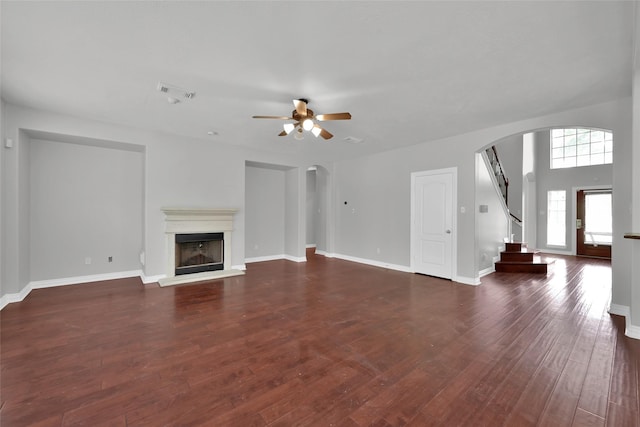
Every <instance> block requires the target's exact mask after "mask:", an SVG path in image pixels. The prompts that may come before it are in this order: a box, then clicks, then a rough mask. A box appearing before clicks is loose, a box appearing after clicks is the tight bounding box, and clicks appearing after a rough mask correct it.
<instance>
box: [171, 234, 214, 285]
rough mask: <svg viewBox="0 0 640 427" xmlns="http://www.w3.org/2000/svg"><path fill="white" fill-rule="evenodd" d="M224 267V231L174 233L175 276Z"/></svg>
mask: <svg viewBox="0 0 640 427" xmlns="http://www.w3.org/2000/svg"><path fill="white" fill-rule="evenodd" d="M222 269H224V233H193V234H176V276H178V275H181V274H192V273H201V272H203V271H215V270H222Z"/></svg>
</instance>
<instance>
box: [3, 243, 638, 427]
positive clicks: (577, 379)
mask: <svg viewBox="0 0 640 427" xmlns="http://www.w3.org/2000/svg"><path fill="white" fill-rule="evenodd" d="M555 258H556V260H555V263H554V264H553V266H552V267H551V268H550V272H549V273H548V274H547V275H546V276H545V275H542V276H541V275H539V274H520V273H516V274H509V273H494V274H491V275H489V276H486V277H484V278H483V279H482V283H483V284H482V286H478V287H474V286H467V285H461V284H457V283H453V282H449V281H445V280H439V279H435V278H432V277H427V276H421V275H414V274H407V273H401V272H397V271H390V270H384V269H382V268H376V267H371V266H366V265H360V264H356V263H351V262H347V261H341V260H337V259H326V258H324V257H315V256H313V255H310V258H309V262H307V263H301V264H297V263H294V262H289V261H271V262H262V263H254V264H249V265H248V269H247V274H246V275H245V276H240V277H232V278H227V279H223V280H217V281H212V282H208V283H202V284H197V285H184V286H177V287H169V288H159V287H158V286H157V285H143V284H142V283H141V282H140V281H139V280H138V279H123V280H113V281H109V282H100V283H91V284H81V285H74V286H65V287H58V288H49V289H40V290H34V291H33V292H31V294H30V295H29V296H28V297H27V298H26V299H25V300H24V301H22V302H20V303H15V304H10V305H8V306H7V307H5V308H4V309H3V310H2V312H1V313H0V315H1V322H2V325H1V333H2V336H1V344H2V348H1V353H0V356H1V364H2V366H1V378H0V380H1V385H0V390H1V398H0V405H1V409H0V424H1V425H2V427H11V426H59V425H86V426H125V425H126V426H138V425H148V426H161V425H180V426H196V425H211V426H241V427H245V426H263V425H269V426H294V425H304V426H307V425H308V426H378V427H382V426H405V425H407V426H429V425H443V426H458V425H464V426H500V425H508V426H527V425H545V426H571V425H576V426H604V425H609V426H639V425H640V422H639V419H640V415H639V409H638V407H639V398H638V382H639V377H640V342H639V341H636V340H632V339H629V338H626V337H625V336H624V319H622V318H620V317H616V316H610V315H609V314H608V313H607V307H608V304H609V295H610V287H611V269H610V263H609V262H608V261H604V260H597V259H579V258H575V257H562V256H558V257H555Z"/></svg>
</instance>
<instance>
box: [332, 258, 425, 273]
mask: <svg viewBox="0 0 640 427" xmlns="http://www.w3.org/2000/svg"><path fill="white" fill-rule="evenodd" d="M326 256H327V257H329V256H328V255H326ZM329 258H338V259H342V260H345V261H351V262H357V263H360V264H367V265H372V266H374V267H381V268H387V269H389V270H397V271H402V272H405V273H413V272H414V271H413V270H411V267H408V266H406V265H398V264H389V263H386V262H381V261H375V260H371V259H366V258H358V257H353V256H349V255H342V254H332V255H331V256H330V257H329Z"/></svg>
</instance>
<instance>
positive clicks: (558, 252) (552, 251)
mask: <svg viewBox="0 0 640 427" xmlns="http://www.w3.org/2000/svg"><path fill="white" fill-rule="evenodd" d="M537 251H538V252H540V253H542V254H544V253H548V254H554V255H575V254H573V253H571V251H562V250H560V249H551V248H543V249H537Z"/></svg>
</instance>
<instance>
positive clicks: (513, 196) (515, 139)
mask: <svg viewBox="0 0 640 427" xmlns="http://www.w3.org/2000/svg"><path fill="white" fill-rule="evenodd" d="M496 149H497V151H498V157H499V158H500V163H501V164H502V167H503V169H504V172H505V175H506V176H507V179H508V180H509V189H508V196H509V197H508V199H509V200H508V205H509V212H511V213H512V214H513V215H515V216H516V217H518V218H519V219H522V217H523V213H522V135H513V136H510V137H508V138H505V139H503V140H501V141H499V142H498V143H497V144H496ZM511 233H513V234H514V241H517V242H521V241H523V239H522V227H521V226H520V225H518V224H516V223H515V222H512V229H511Z"/></svg>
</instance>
